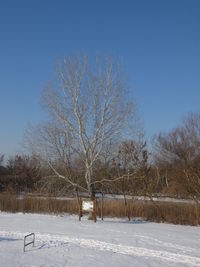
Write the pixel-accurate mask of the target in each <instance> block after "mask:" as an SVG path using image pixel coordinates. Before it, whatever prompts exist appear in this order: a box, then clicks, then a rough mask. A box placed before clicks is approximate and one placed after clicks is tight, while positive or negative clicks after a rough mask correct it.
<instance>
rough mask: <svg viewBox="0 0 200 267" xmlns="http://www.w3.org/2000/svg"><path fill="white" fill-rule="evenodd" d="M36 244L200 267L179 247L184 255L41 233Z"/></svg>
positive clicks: (14, 234)
mask: <svg viewBox="0 0 200 267" xmlns="http://www.w3.org/2000/svg"><path fill="white" fill-rule="evenodd" d="M26 234H27V233H26V232H25V233H22V232H9V231H0V236H1V237H9V238H10V237H12V238H20V239H23V237H24V236H25V235H26ZM141 238H144V236H141ZM145 238H146V237H145ZM147 239H148V238H147ZM152 241H153V240H152ZM154 241H155V240H154ZM160 242H161V241H160ZM36 243H40V248H41V247H43V246H50V247H51V246H58V247H59V246H66V245H67V246H68V245H69V244H74V245H76V246H80V247H83V248H89V249H94V250H99V251H108V252H112V253H118V254H124V255H130V256H137V257H145V258H149V257H150V258H157V259H159V260H161V261H164V262H166V261H168V262H173V263H179V264H181V263H184V264H187V265H188V266H200V258H199V257H195V256H190V255H187V254H185V253H186V252H190V251H191V249H190V248H186V247H183V246H180V248H179V249H180V250H182V251H183V252H184V254H183V253H180V252H179V253H172V252H168V251H165V250H153V249H148V248H143V247H136V246H126V245H119V244H114V243H107V242H103V241H98V240H94V239H84V238H72V237H68V236H66V235H55V234H41V233H36ZM164 245H165V246H168V247H170V248H173V244H172V243H164ZM174 249H177V246H174Z"/></svg>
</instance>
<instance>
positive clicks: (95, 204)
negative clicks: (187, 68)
mask: <svg viewBox="0 0 200 267" xmlns="http://www.w3.org/2000/svg"><path fill="white" fill-rule="evenodd" d="M93 209H94V222H96V221H97V200H96V198H95V199H94V208H93Z"/></svg>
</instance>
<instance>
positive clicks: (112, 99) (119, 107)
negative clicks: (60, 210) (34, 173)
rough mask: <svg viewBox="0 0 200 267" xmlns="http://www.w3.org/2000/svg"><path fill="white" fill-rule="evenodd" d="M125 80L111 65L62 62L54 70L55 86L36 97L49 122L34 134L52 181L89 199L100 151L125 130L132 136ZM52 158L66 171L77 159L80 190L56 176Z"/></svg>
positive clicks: (132, 120) (73, 60)
mask: <svg viewBox="0 0 200 267" xmlns="http://www.w3.org/2000/svg"><path fill="white" fill-rule="evenodd" d="M125 78H126V77H125V75H124V73H123V71H122V69H121V66H120V64H118V63H115V62H114V61H113V60H112V59H108V58H103V59H102V58H101V59H100V60H99V59H96V60H95V61H94V62H91V63H90V62H89V60H88V58H87V57H86V56H77V57H72V58H71V57H66V56H65V57H64V58H63V59H62V60H60V61H59V62H58V63H57V65H56V82H54V84H49V85H48V86H47V87H46V88H45V90H44V92H43V94H42V103H43V106H44V107H45V109H46V111H47V112H48V114H49V115H50V118H51V120H50V122H49V123H48V124H46V125H43V126H42V128H40V130H38V135H39V136H40V137H39V139H40V142H39V147H40V148H42V150H43V152H44V151H45V152H46V155H48V162H49V165H50V167H51V169H52V170H53V171H54V174H55V175H57V176H58V177H60V178H62V179H65V180H66V181H67V182H68V183H70V184H71V185H73V186H74V187H76V188H80V189H81V190H83V189H86V190H87V191H88V192H89V194H90V195H91V197H93V196H94V184H95V181H94V177H93V171H94V165H95V163H96V162H97V160H99V159H100V158H101V155H102V152H103V151H104V150H105V147H106V146H107V145H108V144H110V143H112V142H113V143H115V142H117V143H119V141H120V140H123V138H124V139H126V138H127V137H128V134H129V133H130V130H131V131H132V132H131V134H132V136H133V131H134V127H132V126H133V125H135V121H136V120H135V118H136V117H135V102H134V101H133V98H132V93H130V91H129V86H128V84H127V81H126V79H125ZM29 139H30V138H29ZM29 143H31V142H29ZM33 146H34V147H35V148H36V146H35V145H33ZM44 147H45V148H44ZM56 157H57V159H58V160H59V161H62V162H63V163H64V164H67V166H69V165H70V162H71V161H73V159H77V158H79V160H80V161H81V164H80V166H82V167H83V168H84V178H85V185H86V186H85V187H84V185H81V184H80V183H79V182H78V181H77V180H75V179H74V177H72V176H71V175H70V173H69V172H66V173H65V174H63V173H61V172H59V170H58V169H57V168H56V167H55V164H53V163H52V162H53V161H54V160H55V159H56Z"/></svg>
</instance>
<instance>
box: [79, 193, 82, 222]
mask: <svg viewBox="0 0 200 267" xmlns="http://www.w3.org/2000/svg"><path fill="white" fill-rule="evenodd" d="M78 215H79V222H80V221H81V217H82V216H83V211H82V198H80V203H79V213H78Z"/></svg>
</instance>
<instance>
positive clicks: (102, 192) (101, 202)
mask: <svg viewBox="0 0 200 267" xmlns="http://www.w3.org/2000/svg"><path fill="white" fill-rule="evenodd" d="M101 220H102V221H103V192H102V193H101Z"/></svg>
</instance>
